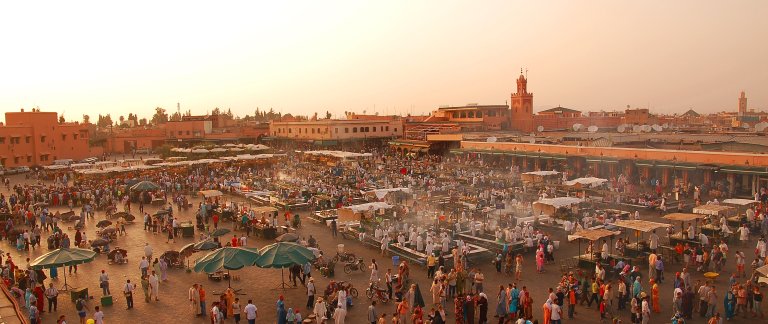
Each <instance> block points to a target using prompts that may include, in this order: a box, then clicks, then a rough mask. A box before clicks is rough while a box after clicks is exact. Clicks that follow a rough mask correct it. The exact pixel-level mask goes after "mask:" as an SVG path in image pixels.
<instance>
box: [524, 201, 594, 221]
mask: <svg viewBox="0 0 768 324" xmlns="http://www.w3.org/2000/svg"><path fill="white" fill-rule="evenodd" d="M583 201H584V200H583V199H581V198H577V197H556V198H542V199H539V200H538V201H536V202H534V203H533V212H534V217H537V218H538V220H539V222H542V221H545V220H546V221H551V219H553V218H557V219H567V218H570V217H571V216H574V215H577V214H578V211H579V210H578V205H579V204H580V203H582V202H583Z"/></svg>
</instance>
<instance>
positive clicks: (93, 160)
mask: <svg viewBox="0 0 768 324" xmlns="http://www.w3.org/2000/svg"><path fill="white" fill-rule="evenodd" d="M97 161H99V158H97V157H89V158H87V159H82V160H80V163H91V164H92V163H96V162H97Z"/></svg>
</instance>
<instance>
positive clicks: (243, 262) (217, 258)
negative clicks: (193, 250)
mask: <svg viewBox="0 0 768 324" xmlns="http://www.w3.org/2000/svg"><path fill="white" fill-rule="evenodd" d="M258 257H259V252H258V251H257V250H256V249H249V248H242V247H231V246H227V247H223V248H220V249H217V250H214V251H211V252H209V253H208V254H206V255H205V256H203V257H202V258H199V259H197V261H195V267H194V270H195V272H200V271H203V272H206V273H214V272H216V271H217V270H219V269H222V268H224V269H227V270H238V269H242V268H243V267H250V266H253V265H254V263H255V261H256V258H258ZM229 278H230V282H229V286H230V287H232V282H231V278H232V276H229Z"/></svg>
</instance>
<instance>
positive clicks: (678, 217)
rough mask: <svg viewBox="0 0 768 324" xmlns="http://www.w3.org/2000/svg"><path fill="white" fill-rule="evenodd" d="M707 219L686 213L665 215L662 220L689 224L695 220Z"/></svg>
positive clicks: (700, 215)
mask: <svg viewBox="0 0 768 324" xmlns="http://www.w3.org/2000/svg"><path fill="white" fill-rule="evenodd" d="M704 218H707V215H702V214H688V213H672V214H667V215H665V216H664V219H668V220H671V221H683V222H690V221H692V220H695V219H704Z"/></svg>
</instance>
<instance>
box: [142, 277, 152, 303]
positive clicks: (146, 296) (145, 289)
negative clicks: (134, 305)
mask: <svg viewBox="0 0 768 324" xmlns="http://www.w3.org/2000/svg"><path fill="white" fill-rule="evenodd" d="M141 291H142V292H143V293H144V302H145V303H148V302H149V301H150V299H149V276H143V277H141Z"/></svg>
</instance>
